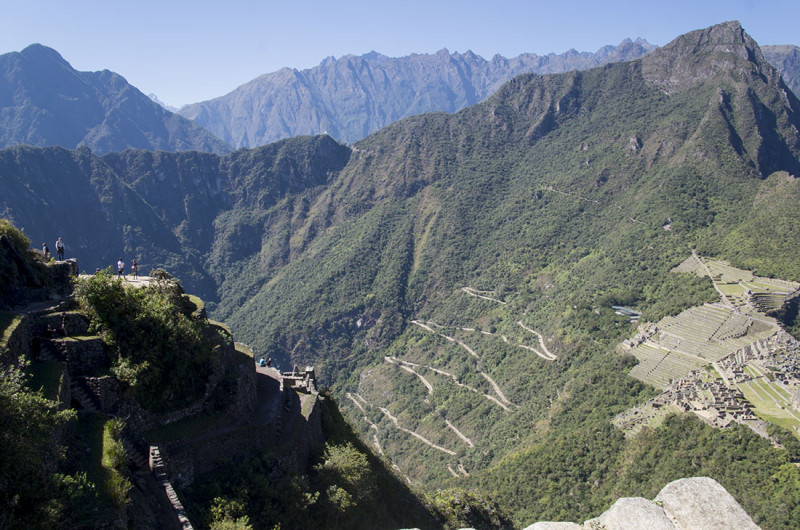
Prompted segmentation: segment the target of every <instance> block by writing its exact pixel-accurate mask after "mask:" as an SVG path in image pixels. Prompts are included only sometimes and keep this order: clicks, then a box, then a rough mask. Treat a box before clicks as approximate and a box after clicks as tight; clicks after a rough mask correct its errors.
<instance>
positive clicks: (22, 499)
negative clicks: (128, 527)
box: [0, 366, 89, 528]
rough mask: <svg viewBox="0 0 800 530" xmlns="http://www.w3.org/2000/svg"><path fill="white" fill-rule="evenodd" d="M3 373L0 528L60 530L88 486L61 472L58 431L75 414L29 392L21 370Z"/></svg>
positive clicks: (0, 381) (0, 388)
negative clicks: (59, 408) (51, 528)
mask: <svg viewBox="0 0 800 530" xmlns="http://www.w3.org/2000/svg"><path fill="white" fill-rule="evenodd" d="M23 368H24V366H23ZM0 375H1V376H0V425H2V429H0V446H2V448H3V450H2V451H0V526H2V527H4V528H23V527H28V528H29V527H56V526H57V524H59V523H60V522H61V521H69V520H71V519H69V517H68V511H69V508H70V506H71V505H72V503H73V502H78V501H79V500H80V497H81V496H82V495H84V494H86V491H87V489H88V488H89V485H88V484H87V483H86V482H85V478H82V477H81V476H79V475H78V474H65V473H64V472H63V471H62V469H63V467H62V466H63V465H64V461H63V445H62V441H61V440H60V439H59V438H58V436H57V433H59V431H60V429H61V428H62V427H64V426H65V425H67V424H68V423H69V422H70V421H71V420H74V418H75V413H74V412H73V411H70V410H65V411H59V410H58V405H57V404H56V403H55V402H54V401H49V400H47V399H45V398H44V397H43V396H42V395H41V394H40V393H38V392H32V391H31V390H29V389H28V388H26V384H25V383H26V377H25V376H24V374H23V372H22V371H21V370H20V369H18V368H9V369H6V370H5V371H3V373H2V374H0Z"/></svg>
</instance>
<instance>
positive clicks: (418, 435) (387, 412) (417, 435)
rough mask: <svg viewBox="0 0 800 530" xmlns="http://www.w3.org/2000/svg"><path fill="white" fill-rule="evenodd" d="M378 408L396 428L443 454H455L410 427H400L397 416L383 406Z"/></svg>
mask: <svg viewBox="0 0 800 530" xmlns="http://www.w3.org/2000/svg"><path fill="white" fill-rule="evenodd" d="M378 410H380V411H381V412H383V414H384V415H385V416H386V417H387V418H389V419H390V420H392V423H394V426H395V427H397V428H398V429H400V430H401V431H403V432H404V433H407V434H410V435H411V436H413V437H414V438H416V439H417V440H419V441H421V442H422V443H424V444H427V445H429V446H431V447H433V448H434V449H436V450H437V451H441V452H443V453H445V454H448V455H450V456H456V453H455V452H453V451H451V450H450V449H446V448H444V447H442V446H441V445H436V444H435V443H433V442H432V441H430V440H428V439H427V438H425V437H424V436H422V435H421V434H417V433H415V432H414V431H412V430H410V429H406V428H405V427H401V426H400V424H399V423H398V422H397V418H396V417H394V416H392V413H391V412H389V411H388V410H386V409H385V408H383V407H378Z"/></svg>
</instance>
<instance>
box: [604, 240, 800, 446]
mask: <svg viewBox="0 0 800 530" xmlns="http://www.w3.org/2000/svg"><path fill="white" fill-rule="evenodd" d="M673 271H674V272H676V273H677V272H683V273H696V274H701V275H708V276H710V277H711V279H712V281H713V282H714V286H715V288H716V289H717V291H718V292H719V293H720V298H721V301H720V302H716V303H713V304H705V305H703V306H700V307H693V308H690V309H688V310H686V311H683V312H682V313H680V314H679V315H677V316H675V317H666V318H664V319H662V320H661V321H659V322H658V323H657V324H645V325H643V326H642V328H640V331H641V332H640V333H639V334H638V335H637V336H636V337H635V338H633V339H629V340H626V341H625V342H624V343H623V349H625V350H628V351H630V353H632V354H633V355H634V356H635V357H636V358H637V359H638V360H639V361H640V362H639V364H638V365H636V366H635V367H634V368H633V369H632V370H631V372H630V375H631V376H633V377H635V378H637V379H639V380H641V381H643V382H645V383H649V384H651V385H653V386H656V387H658V388H660V389H662V390H664V392H663V393H662V394H661V395H659V396H657V397H656V398H654V399H652V400H650V401H648V402H647V403H645V404H643V405H640V406H637V407H634V408H633V409H631V410H628V411H626V412H624V413H622V414H620V415H619V416H617V418H616V419H615V424H616V425H617V426H618V427H620V428H622V429H623V430H624V431H625V433H626V435H628V436H633V435H636V434H638V432H639V431H640V430H641V429H642V427H644V426H646V425H647V426H651V427H653V426H656V425H658V424H659V423H660V422H661V421H662V420H663V419H664V417H665V416H666V415H667V414H669V413H672V412H681V411H687V410H691V411H693V412H694V413H695V414H697V415H698V416H700V417H701V418H703V419H704V420H706V421H709V422H710V423H711V424H712V425H716V426H721V427H725V426H727V425H729V424H730V423H731V422H738V423H742V424H745V425H747V426H749V427H750V428H752V429H753V430H755V431H756V432H757V433H759V434H760V435H762V436H764V437H768V429H767V424H766V423H765V421H767V422H772V423H775V424H777V425H780V426H782V427H784V428H787V429H788V430H789V431H790V432H793V433H794V434H795V435H796V436H797V437H798V438H800V400H798V399H797V396H800V377H798V369H797V368H798V365H799V364H800V341H797V340H796V339H795V338H794V337H792V336H790V335H789V334H787V333H786V332H785V331H784V330H783V329H782V327H781V326H780V325H779V324H778V322H777V321H776V320H775V319H774V318H772V317H770V316H767V315H766V314H765V313H764V311H766V310H770V309H776V308H779V307H781V305H782V304H783V303H784V302H785V301H786V300H787V298H789V297H790V296H792V295H793V294H795V293H797V291H798V289H800V284H799V283H797V282H791V281H785V280H780V279H773V278H761V277H758V276H755V275H754V274H752V273H751V272H749V271H745V270H742V269H738V268H736V267H732V266H730V264H728V263H727V262H725V261H722V260H711V259H704V258H701V257H699V256H697V255H696V254H693V255H692V257H690V258H688V259H687V260H686V261H684V262H683V263H682V264H681V265H679V266H678V267H676V268H675V269H673ZM759 418H760V419H759Z"/></svg>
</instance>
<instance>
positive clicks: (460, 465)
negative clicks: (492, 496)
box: [458, 460, 469, 477]
mask: <svg viewBox="0 0 800 530" xmlns="http://www.w3.org/2000/svg"><path fill="white" fill-rule="evenodd" d="M458 470H459V471H461V472H462V473H463V474H464V476H465V477H468V476H469V473H467V470H466V469H464V464H462V463H461V460H459V461H458Z"/></svg>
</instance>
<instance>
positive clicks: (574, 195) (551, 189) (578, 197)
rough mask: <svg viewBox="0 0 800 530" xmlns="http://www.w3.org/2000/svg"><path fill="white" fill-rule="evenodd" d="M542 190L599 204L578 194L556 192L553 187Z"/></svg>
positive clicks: (545, 187)
mask: <svg viewBox="0 0 800 530" xmlns="http://www.w3.org/2000/svg"><path fill="white" fill-rule="evenodd" d="M543 189H545V190H547V191H552V192H554V193H560V194H561V195H566V196H568V197H575V198H576V199H578V200H581V201H586V202H593V203H595V204H600V201H598V200H596V199H587V198H586V197H581V196H580V195H578V194H576V193H570V192H568V191H561V190H557V189H555V188H554V187H553V186H544V188H543ZM621 209H622V208H620V210H621Z"/></svg>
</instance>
